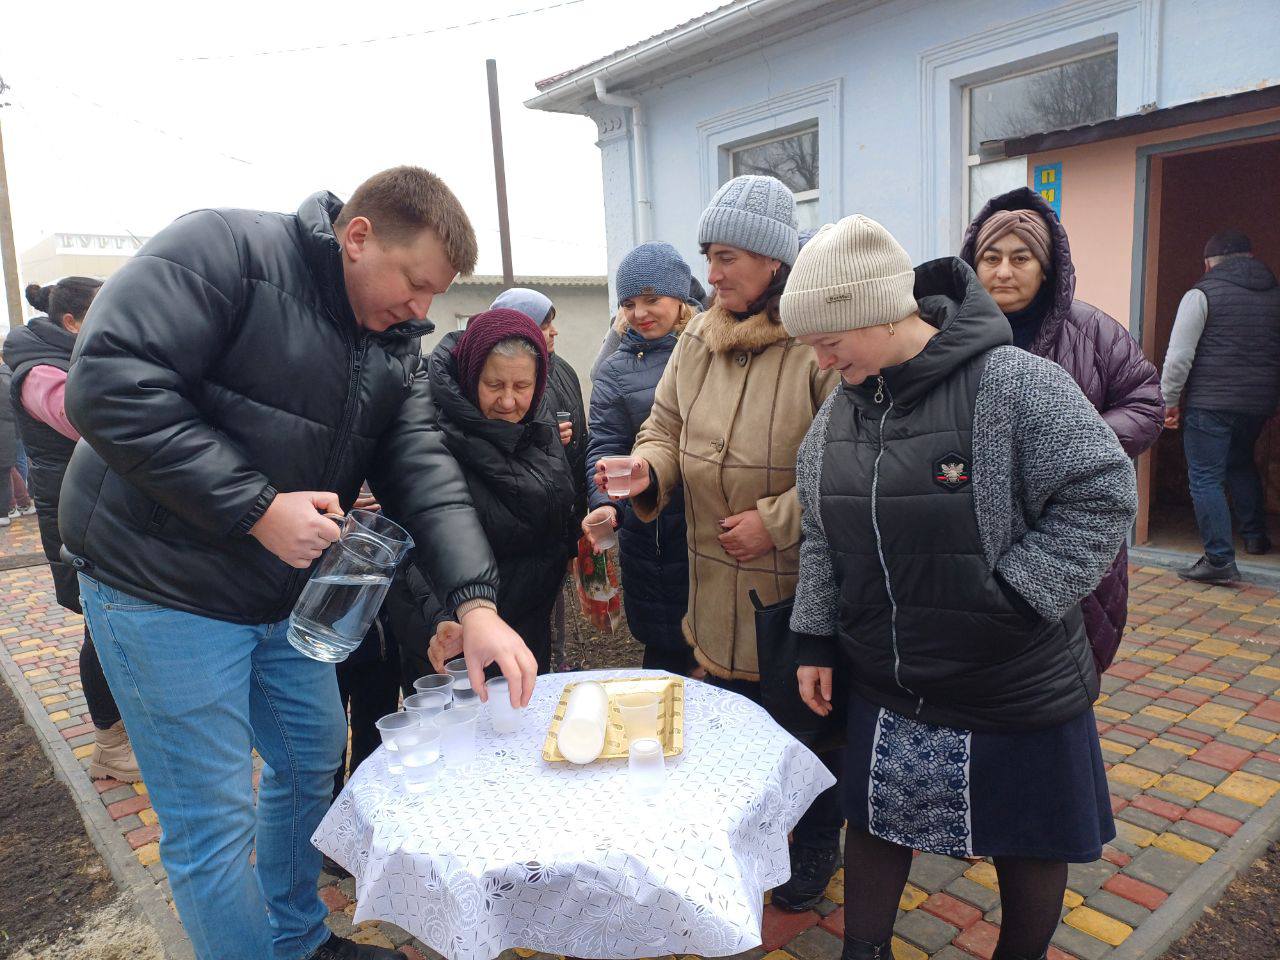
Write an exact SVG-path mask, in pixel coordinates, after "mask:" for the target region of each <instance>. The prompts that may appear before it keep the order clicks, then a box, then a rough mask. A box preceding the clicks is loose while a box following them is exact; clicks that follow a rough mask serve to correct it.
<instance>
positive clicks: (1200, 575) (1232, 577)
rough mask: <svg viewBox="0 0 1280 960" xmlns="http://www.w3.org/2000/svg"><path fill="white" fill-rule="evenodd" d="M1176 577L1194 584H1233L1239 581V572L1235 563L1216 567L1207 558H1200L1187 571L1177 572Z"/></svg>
mask: <svg viewBox="0 0 1280 960" xmlns="http://www.w3.org/2000/svg"><path fill="white" fill-rule="evenodd" d="M1178 576H1180V577H1181V578H1182V579H1183V580H1194V581H1195V582H1196V583H1234V582H1235V581H1237V580H1239V579H1240V571H1239V570H1238V569H1237V568H1236V565H1235V561H1232V562H1231V563H1225V564H1223V565H1222V566H1218V565H1217V564H1216V563H1212V562H1210V560H1209V558H1208V557H1201V558H1200V559H1199V560H1197V561H1196V562H1195V563H1193V564H1192V565H1191V566H1189V567H1187V569H1185V570H1179V571H1178Z"/></svg>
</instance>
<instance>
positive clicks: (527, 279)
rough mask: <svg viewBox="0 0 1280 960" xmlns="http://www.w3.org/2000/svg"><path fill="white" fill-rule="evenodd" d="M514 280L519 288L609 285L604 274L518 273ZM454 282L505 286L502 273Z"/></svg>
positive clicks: (475, 274) (464, 284) (474, 274)
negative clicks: (552, 274) (554, 274)
mask: <svg viewBox="0 0 1280 960" xmlns="http://www.w3.org/2000/svg"><path fill="white" fill-rule="evenodd" d="M512 279H513V281H514V285H515V286H517V287H607V286H608V285H609V278H608V277H607V276H605V275H604V274H598V275H597V274H581V275H566V276H551V275H536V276H535V275H530V274H520V273H517V274H516V275H515V277H513V278H512ZM453 282H454V285H455V286H459V285H460V286H497V287H500V286H502V285H503V281H502V274H500V273H497V274H494V273H473V274H471V275H470V276H467V277H458V278H457V279H456V280H454V281H453Z"/></svg>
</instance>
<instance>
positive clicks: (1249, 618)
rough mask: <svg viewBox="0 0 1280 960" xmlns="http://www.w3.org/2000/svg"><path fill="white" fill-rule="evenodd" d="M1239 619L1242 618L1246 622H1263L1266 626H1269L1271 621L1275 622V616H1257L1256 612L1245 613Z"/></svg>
mask: <svg viewBox="0 0 1280 960" xmlns="http://www.w3.org/2000/svg"><path fill="white" fill-rule="evenodd" d="M1240 619H1241V620H1244V621H1245V622H1246V623H1263V624H1266V625H1267V626H1271V625H1272V624H1273V623H1275V622H1276V618H1275V617H1266V616H1259V615H1258V614H1256V613H1246V614H1245V615H1244V616H1243V617H1241V618H1240Z"/></svg>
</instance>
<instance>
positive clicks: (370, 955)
mask: <svg viewBox="0 0 1280 960" xmlns="http://www.w3.org/2000/svg"><path fill="white" fill-rule="evenodd" d="M308 960H409V958H408V957H406V956H405V955H404V954H403V953H401V952H400V951H399V950H388V949H387V948H386V947H375V946H374V945H373V944H369V943H356V942H355V941H354V940H344V939H342V937H340V936H338V935H337V934H336V933H331V934H330V935H329V939H328V940H326V941H325V942H324V943H322V944H321V945H320V949H319V950H317V951H316V952H315V953H313V954H312V955H311V956H310V957H309V958H308Z"/></svg>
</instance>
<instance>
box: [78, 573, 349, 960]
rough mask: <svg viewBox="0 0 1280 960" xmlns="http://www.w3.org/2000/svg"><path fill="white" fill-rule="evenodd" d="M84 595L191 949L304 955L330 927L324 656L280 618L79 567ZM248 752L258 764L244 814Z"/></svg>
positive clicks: (329, 675) (233, 955)
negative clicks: (220, 615)
mask: <svg viewBox="0 0 1280 960" xmlns="http://www.w3.org/2000/svg"><path fill="white" fill-rule="evenodd" d="M80 594H81V603H82V605H83V607H84V615H85V619H86V620H87V621H88V623H89V629H90V631H91V632H92V634H93V638H94V642H95V644H96V645H97V648H98V656H99V658H100V659H101V661H102V669H103V672H104V673H105V674H106V676H107V681H108V682H109V683H110V685H111V690H112V692H113V693H114V694H115V697H116V702H117V704H118V705H119V707H120V714H121V716H123V718H124V723H125V727H126V728H127V729H128V731H129V739H130V742H131V743H132V744H133V750H134V753H135V754H136V755H137V758H138V764H139V766H140V767H141V769H142V775H143V777H144V779H145V780H146V784H147V788H148V791H149V793H150V795H151V803H152V806H153V807H155V811H156V814H157V816H158V817H159V819H160V826H161V829H162V831H163V834H162V836H161V839H160V859H161V860H162V862H163V863H164V867H165V870H167V871H168V874H169V883H170V886H171V887H172V888H173V898H174V902H175V903H176V905H177V907H178V915H179V916H180V917H181V918H182V922H183V925H184V926H185V927H186V930H187V935H188V936H190V937H191V944H192V946H193V947H194V948H195V954H196V957H198V958H199V960H215V958H216V960H270V958H274V960H300V958H304V957H308V956H310V955H311V954H312V953H313V952H315V950H316V948H317V947H319V946H320V944H322V943H324V941H325V940H326V939H328V936H329V931H328V928H326V926H325V923H324V919H325V916H326V915H327V914H328V910H327V909H326V908H325V906H324V904H323V903H322V902H321V901H320V898H319V896H318V894H317V891H316V881H317V879H318V878H319V874H320V865H321V856H320V852H319V851H318V850H316V849H315V847H313V846H312V845H311V836H312V834H313V833H314V832H315V830H316V827H318V826H319V824H320V820H321V818H322V817H323V816H324V814H325V811H326V810H327V809H328V807H329V804H330V802H331V800H332V797H333V775H334V772H335V771H336V770H337V768H338V762H339V758H340V757H341V756H342V750H343V747H344V746H345V745H346V731H347V727H346V720H345V717H344V716H343V713H342V708H341V706H340V703H339V700H338V684H337V680H336V679H335V677H334V670H333V665H332V664H327V663H320V662H318V661H315V660H310V659H308V658H307V657H305V656H303V655H302V654H301V653H298V652H297V651H296V650H294V649H293V647H291V646H290V645H289V642H288V640H287V639H286V638H285V632H286V630H287V629H288V621H287V620H286V621H282V622H280V623H272V624H263V625H249V626H246V625H240V624H234V623H224V622H222V621H219V620H211V619H208V618H206V617H200V616H196V615H195V614H190V613H183V612H181V611H178V610H171V609H169V608H168V607H162V606H160V605H158V604H155V603H150V602H148V601H145V600H139V599H138V598H136V597H132V596H129V595H128V594H126V593H122V592H121V591H119V590H116V589H114V588H112V587H109V586H107V585H106V584H104V583H101V582H99V581H96V580H93V579H91V578H89V577H86V576H84V575H83V574H81V576H80ZM255 748H256V749H257V751H258V754H259V755H260V756H261V757H262V759H263V761H264V764H265V766H264V768H263V771H262V782H261V784H260V785H259V790H258V804H257V810H256V811H255V810H254V804H253V793H252V770H253V768H252V756H251V754H250V751H251V750H252V749H255ZM255 844H256V848H255ZM255 849H256V854H257V867H256V871H255V868H254V866H252V865H251V864H250V862H249V855H250V853H252V852H254V851H255ZM255 873H256V875H255Z"/></svg>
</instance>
